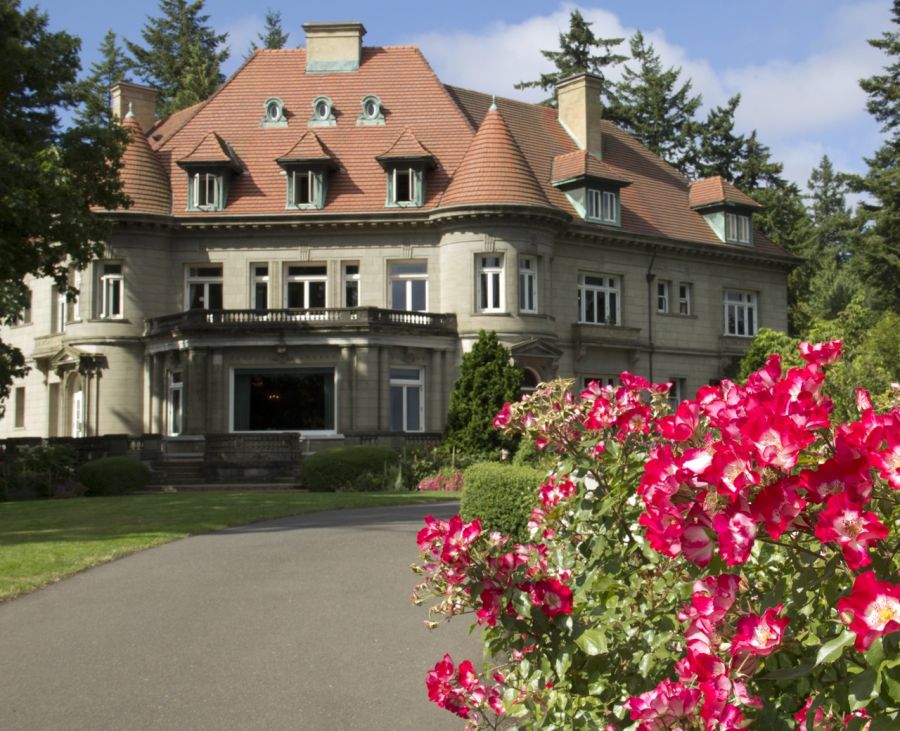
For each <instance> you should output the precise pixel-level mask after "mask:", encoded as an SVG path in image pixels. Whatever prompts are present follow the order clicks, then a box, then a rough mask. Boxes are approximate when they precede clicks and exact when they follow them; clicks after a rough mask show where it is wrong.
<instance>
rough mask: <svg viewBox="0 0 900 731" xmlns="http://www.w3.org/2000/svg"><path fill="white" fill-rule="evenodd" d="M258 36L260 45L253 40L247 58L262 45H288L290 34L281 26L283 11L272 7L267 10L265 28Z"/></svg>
mask: <svg viewBox="0 0 900 731" xmlns="http://www.w3.org/2000/svg"><path fill="white" fill-rule="evenodd" d="M256 37H257V38H258V39H259V43H260V45H257V44H256V42H255V41H251V43H250V52H249V53H248V54H247V55H246V57H245V58H250V57H251V56H252V55H253V54H254V52H255V51H256V49H257V48H260V47H262V48H284V47H285V45H287V41H288V38H289V37H290V34H289V33H285V32H284V28H283V27H282V26H281V11H279V10H271V9H269V10H266V25H265V28H264V29H263V32H262V33H259V34H257V36H256Z"/></svg>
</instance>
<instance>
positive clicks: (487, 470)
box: [459, 462, 544, 543]
mask: <svg viewBox="0 0 900 731" xmlns="http://www.w3.org/2000/svg"><path fill="white" fill-rule="evenodd" d="M543 479H544V472H543V471H542V470H536V469H534V468H532V467H516V466H514V465H508V464H498V463H497V462H482V463H480V464H474V465H472V466H471V467H469V468H468V469H467V470H466V471H465V472H464V473H463V484H464V485H465V487H464V489H463V496H462V504H461V505H460V511H459V512H460V515H461V516H462V518H463V520H465V521H470V520H475V518H481V524H482V528H483V529H484V530H486V531H495V530H496V531H500V532H501V533H505V534H507V535H509V536H510V537H511V538H512V539H513V540H514V541H519V542H520V543H524V542H525V541H527V540H528V519H529V518H530V517H531V509H532V507H534V505H535V495H536V493H537V488H538V486H539V485H540V484H541V482H542V481H543Z"/></svg>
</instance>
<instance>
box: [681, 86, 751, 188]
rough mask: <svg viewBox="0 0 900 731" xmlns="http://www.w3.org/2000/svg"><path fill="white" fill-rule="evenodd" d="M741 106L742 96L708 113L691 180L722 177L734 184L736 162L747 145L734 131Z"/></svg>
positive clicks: (698, 142) (698, 143) (702, 128)
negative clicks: (735, 118) (739, 105)
mask: <svg viewBox="0 0 900 731" xmlns="http://www.w3.org/2000/svg"><path fill="white" fill-rule="evenodd" d="M740 103H741V95H740V94H736V95H735V96H733V97H731V98H730V99H729V100H728V101H727V102H726V103H725V105H724V106H720V107H714V108H713V109H711V110H710V111H709V114H708V115H707V117H706V122H704V123H703V125H702V126H701V130H700V135H699V137H698V139H697V141H696V143H695V144H696V148H695V150H694V151H693V153H692V158H693V159H692V167H693V170H692V173H693V175H692V177H696V178H711V177H714V176H716V175H720V176H722V177H723V178H725V180H728V181H733V180H734V177H735V169H736V165H737V161H738V160H740V159H741V156H742V154H743V151H744V144H745V142H746V141H745V139H744V137H743V135H739V134H736V133H735V131H734V113H735V111H736V110H737V107H738V104H740Z"/></svg>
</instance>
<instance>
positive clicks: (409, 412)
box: [406, 386, 422, 431]
mask: <svg viewBox="0 0 900 731" xmlns="http://www.w3.org/2000/svg"><path fill="white" fill-rule="evenodd" d="M421 397H422V393H421V389H420V387H419V386H407V387H406V430H407V431H419V430H420V429H421V428H422V425H421V423H420V419H419V401H420V399H421Z"/></svg>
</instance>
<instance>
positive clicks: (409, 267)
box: [391, 261, 428, 276]
mask: <svg viewBox="0 0 900 731" xmlns="http://www.w3.org/2000/svg"><path fill="white" fill-rule="evenodd" d="M427 273H428V264H427V263H426V262H424V261H420V262H406V263H402V264H391V276H397V275H400V274H427Z"/></svg>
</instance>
